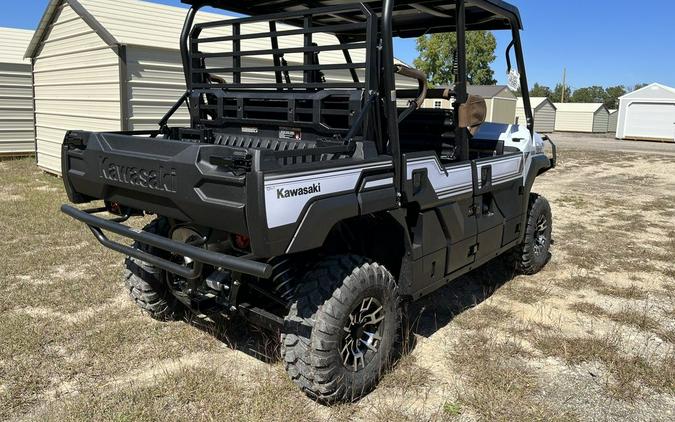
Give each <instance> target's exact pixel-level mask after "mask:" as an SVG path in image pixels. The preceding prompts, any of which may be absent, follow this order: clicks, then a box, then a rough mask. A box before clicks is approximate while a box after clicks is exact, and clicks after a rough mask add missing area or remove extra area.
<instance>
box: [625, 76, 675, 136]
mask: <svg viewBox="0 0 675 422" xmlns="http://www.w3.org/2000/svg"><path fill="white" fill-rule="evenodd" d="M616 137H617V138H619V139H638V140H658V141H663V140H666V141H675V88H671V87H668V86H665V85H661V84H657V83H653V84H651V85H647V86H646V87H644V88H641V89H638V90H637V91H633V92H631V93H629V94H626V95H624V96H623V97H621V98H620V99H619V116H618V123H617V131H616Z"/></svg>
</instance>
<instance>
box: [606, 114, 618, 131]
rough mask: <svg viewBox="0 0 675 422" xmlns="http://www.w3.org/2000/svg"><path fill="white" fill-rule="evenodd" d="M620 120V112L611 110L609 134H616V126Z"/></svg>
mask: <svg viewBox="0 0 675 422" xmlns="http://www.w3.org/2000/svg"><path fill="white" fill-rule="evenodd" d="M618 120H619V110H616V109H614V110H609V123H608V125H607V132H609V133H616V125H617V123H618Z"/></svg>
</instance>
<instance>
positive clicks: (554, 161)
mask: <svg viewBox="0 0 675 422" xmlns="http://www.w3.org/2000/svg"><path fill="white" fill-rule="evenodd" d="M541 139H543V140H544V141H548V143H549V144H551V150H552V151H553V158H551V168H552V169H554V168H555V167H556V165H558V146H557V145H556V144H554V143H553V141H552V140H551V138H550V137H549V136H548V135H544V136H542V137H541Z"/></svg>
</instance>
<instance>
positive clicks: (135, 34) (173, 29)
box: [25, 0, 228, 57]
mask: <svg viewBox="0 0 675 422" xmlns="http://www.w3.org/2000/svg"><path fill="white" fill-rule="evenodd" d="M63 3H68V4H69V5H70V6H71V7H72V8H73V10H75V11H76V12H77V13H78V14H79V15H80V16H81V17H82V19H83V20H84V21H85V22H87V24H88V25H89V26H90V27H91V28H92V29H93V30H94V31H96V33H97V34H98V35H99V36H100V37H101V38H102V39H103V40H104V41H105V42H106V43H107V44H108V45H110V46H111V47H112V46H115V45H120V44H123V45H140V46H149V47H156V48H165V49H169V50H178V49H179V44H178V40H179V39H180V32H181V29H182V28H183V22H184V21H185V15H186V14H187V11H186V9H184V8H181V7H175V6H166V5H162V4H157V3H150V2H146V1H139V0H50V2H49V4H48V5H47V8H46V10H45V13H44V15H43V17H42V20H41V21H40V24H39V26H38V29H37V31H36V32H35V36H34V37H33V39H32V41H31V43H30V45H29V46H28V49H27V50H26V51H25V54H26V57H33V56H34V55H35V54H36V53H37V49H38V47H39V45H40V42H41V41H42V38H43V37H44V36H45V35H46V32H47V30H48V28H49V24H50V23H51V20H52V17H53V16H54V15H55V13H56V11H57V10H58V8H59V7H60V6H61V5H62V4H63ZM227 18H228V16H227V15H224V14H216V13H206V12H201V13H199V14H198V16H197V19H196V20H195V21H196V22H197V23H200V22H212V21H216V20H222V19H227Z"/></svg>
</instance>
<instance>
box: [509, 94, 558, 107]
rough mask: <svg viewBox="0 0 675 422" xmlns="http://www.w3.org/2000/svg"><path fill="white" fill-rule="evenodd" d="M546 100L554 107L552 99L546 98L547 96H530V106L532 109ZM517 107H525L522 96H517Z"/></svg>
mask: <svg viewBox="0 0 675 422" xmlns="http://www.w3.org/2000/svg"><path fill="white" fill-rule="evenodd" d="M547 101H548V102H549V103H551V106H553V108H556V106H555V104H554V103H553V101H551V100H550V99H548V97H530V105H531V106H532V110H537V109H539V107H541V106H542V105H543V104H544V103H546V102H547ZM518 107H525V105H524V102H523V98H522V97H518Z"/></svg>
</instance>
